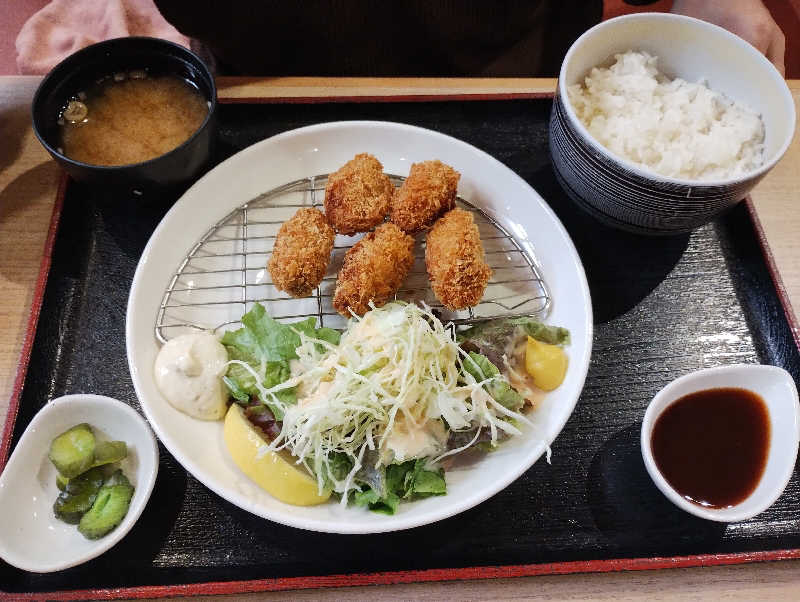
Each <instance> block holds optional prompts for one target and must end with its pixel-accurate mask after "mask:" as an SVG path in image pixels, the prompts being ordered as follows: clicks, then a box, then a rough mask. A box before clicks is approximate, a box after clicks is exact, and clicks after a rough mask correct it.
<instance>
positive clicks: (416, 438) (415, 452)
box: [384, 416, 447, 462]
mask: <svg viewBox="0 0 800 602" xmlns="http://www.w3.org/2000/svg"><path fill="white" fill-rule="evenodd" d="M446 442H447V432H446V431H445V429H444V425H443V424H442V421H441V420H429V421H428V422H427V424H425V425H415V424H413V423H409V422H408V421H407V420H405V419H404V418H403V417H401V416H399V417H398V418H397V419H396V420H395V423H394V426H393V427H392V431H391V432H390V433H389V436H388V437H386V440H385V442H384V445H385V448H386V451H387V452H392V453H393V454H394V460H393V461H394V462H405V461H406V460H412V459H414V458H425V457H429V456H435V455H437V454H439V453H440V452H442V451H443V450H444V446H445V443H446Z"/></svg>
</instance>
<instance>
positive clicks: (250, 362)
mask: <svg viewBox="0 0 800 602" xmlns="http://www.w3.org/2000/svg"><path fill="white" fill-rule="evenodd" d="M241 322H242V328H240V329H239V330H233V331H231V330H229V331H228V332H226V333H225V335H224V336H223V337H222V344H223V345H225V348H226V349H227V351H228V358H229V360H231V361H230V364H229V366H228V372H227V374H226V375H225V376H224V377H223V381H224V382H225V385H226V386H227V387H228V390H229V391H230V394H231V396H232V397H233V398H234V399H235V400H236V401H238V402H241V403H247V402H248V401H249V400H250V397H251V396H252V397H255V396H258V395H259V394H260V393H261V392H262V391H263V390H265V389H271V388H273V387H275V386H278V385H280V384H282V383H284V382H286V381H287V380H289V378H290V376H291V368H290V365H289V362H290V361H291V360H294V359H298V356H297V352H296V349H297V347H299V346H300V334H299V333H302V334H304V335H305V336H308V337H312V338H315V339H317V340H319V341H324V342H327V343H329V344H331V345H338V344H339V338H340V337H341V335H340V333H339V331H337V330H334V329H332V328H317V327H316V324H317V320H316V318H307V319H306V320H303V321H301V322H295V323H293V324H291V325H289V324H283V323H281V322H278V321H277V320H273V319H272V318H271V317H269V315H267V312H266V310H265V309H264V306H263V305H261V304H260V303H256V304H255V305H254V306H253V308H252V309H251V310H250V311H249V312H247V313H246V314H244V315H243V316H242V320H241ZM318 345H320V349H324V346H323V345H321V344H320V343H318ZM262 401H263V402H264V403H265V404H266V405H267V407H269V409H270V410H271V411H272V413H273V414H274V415H275V418H276V419H277V420H282V419H283V406H284V405H286V404H293V403H295V402H296V392H295V388H294V387H289V388H285V389H281V390H278V391H275V392H273V393H272V394H270V395H268V396H266V398H263V399H262Z"/></svg>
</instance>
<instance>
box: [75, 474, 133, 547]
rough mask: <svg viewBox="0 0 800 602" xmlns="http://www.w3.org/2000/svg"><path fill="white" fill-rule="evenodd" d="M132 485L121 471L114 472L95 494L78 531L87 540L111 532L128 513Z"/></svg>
mask: <svg viewBox="0 0 800 602" xmlns="http://www.w3.org/2000/svg"><path fill="white" fill-rule="evenodd" d="M132 497H133V485H131V483H130V481H128V479H127V477H126V476H125V475H124V474H122V471H121V470H117V471H116V472H114V474H113V475H111V477H109V479H108V480H107V481H106V483H105V484H104V485H103V486H102V487H101V488H100V490H99V491H98V492H97V497H96V499H95V500H94V503H93V504H92V507H91V508H90V509H89V510H88V512H86V514H84V515H83V516H82V517H81V519H80V523H78V531H80V532H81V533H82V534H83V536H84V537H86V538H87V539H99V538H100V537H103V536H104V535H106V534H107V533H109V532H111V531H112V530H114V529H115V528H116V526H117V525H119V524H120V523H121V522H122V519H123V518H125V515H126V514H127V513H128V508H129V506H130V503H131V498H132Z"/></svg>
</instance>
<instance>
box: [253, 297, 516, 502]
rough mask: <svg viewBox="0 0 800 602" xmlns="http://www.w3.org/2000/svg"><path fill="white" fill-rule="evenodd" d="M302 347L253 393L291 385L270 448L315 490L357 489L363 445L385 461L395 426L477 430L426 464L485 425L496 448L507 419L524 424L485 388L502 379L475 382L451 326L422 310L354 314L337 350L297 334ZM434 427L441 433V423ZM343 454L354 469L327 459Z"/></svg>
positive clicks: (511, 430) (266, 394)
mask: <svg viewBox="0 0 800 602" xmlns="http://www.w3.org/2000/svg"><path fill="white" fill-rule="evenodd" d="M297 334H298V335H299V336H300V339H301V344H300V346H299V347H297V350H296V353H297V356H298V358H299V360H298V361H299V365H300V368H301V369H300V370H299V372H300V374H299V375H297V376H295V377H293V378H291V379H290V380H288V381H286V382H284V383H282V384H281V385H278V386H277V387H273V388H271V389H266V390H264V391H261V394H262V399H267V398H272V399H273V400H274V401H276V402H279V400H277V398H275V396H274V395H273V393H274V392H275V391H277V390H278V389H279V388H285V387H287V386H298V391H299V393H298V401H297V404H282V409H283V410H284V417H283V427H282V429H281V432H280V435H279V436H278V437H277V438H275V439H274V440H273V441H272V442H271V443H270V445H269V446H268V449H270V450H278V449H286V450H288V451H289V452H290V453H291V454H292V455H293V456H295V457H296V458H297V462H298V463H302V464H304V465H305V466H306V467H308V468H309V469H310V470H311V471H312V472H313V473H314V474H315V475H316V477H317V480H318V484H319V488H320V490H322V489H323V488H324V487H325V486H331V487H332V488H333V490H334V491H336V492H338V493H340V494H341V500H342V504H346V503H347V497H348V493H349V492H351V491H360V486H359V485H358V484H357V483H355V482H354V478H355V476H356V474H357V473H358V471H359V470H360V469H361V468H362V466H363V464H362V463H363V462H364V461H365V460H364V458H365V454H366V452H367V451H370V452H373V451H374V452H377V453H373V454H370V455H369V457H370V458H377V460H372V461H373V462H375V467H376V468H377V467H379V466H381V465H382V464H388V463H391V461H392V459H393V458H392V454H391V453H387V441H388V440H389V438H390V437H391V436H392V433H393V431H394V430H395V427H396V426H397V425H398V424H400V423H402V426H403V429H412V428H416V429H422V428H425V427H426V426H430V425H431V423H432V422H434V421H439V423H440V427H441V424H442V422H441V421H443V420H444V421H446V424H447V425H448V427H449V428H450V429H451V430H454V431H463V430H470V429H474V428H476V427H478V431H477V433H476V435H475V437H474V438H473V441H472V442H471V443H470V444H469V445H467V446H464V447H463V448H459V449H457V450H450V451H445V443H446V442H445V441H441V445H440V447H439V449H437V450H434V451H435V453H430V452H431V451H432V450H431V449H430V445H428V448H426V450H425V457H427V458H428V459H429V463H430V464H433V463H435V462H437V461H439V460H440V459H441V458H443V457H445V456H448V455H450V454H453V453H457V452H458V451H461V450H463V449H466V448H467V447H469V446H470V445H471V444H472V443H474V442H475V441H476V440H477V438H478V434H479V433H480V432H481V430H483V429H488V430H489V432H490V434H491V441H492V443H493V444H496V442H497V440H498V436H499V434H500V432H504V433H507V434H509V435H517V434H519V433H520V431H519V429H518V428H517V427H516V426H515V425H514V423H513V422H516V423H520V422H524V423H527V424H530V422H529V421H528V420H527V419H526V418H525V417H524V416H523V415H522V414H520V413H518V412H514V411H512V410H509V409H507V408H505V407H504V406H503V405H501V404H500V403H498V402H497V401H495V400H494V399H493V398H492V397H491V396H490V395H489V394H488V393H487V392H486V390H485V389H484V385H486V384H487V383H488V382H491V381H493V380H496V379H501V378H503V377H502V376H499V375H498V376H494V377H492V378H488V379H485V380H482V381H478V380H476V379H475V378H474V377H473V376H472V375H471V374H470V373H469V372H468V371H466V370H464V369H463V367H462V364H463V363H464V362H472V361H473V360H472V359H471V358H469V356H468V355H467V354H465V353H464V352H463V351H462V350H461V348H460V347H459V345H458V343H457V342H456V336H455V328H454V327H453V326H452V325H447V326H446V325H444V324H442V322H441V321H440V320H439V319H437V318H436V317H435V316H434V315H433V314H432V313H431V312H430V310H429V309H428V308H427V307H419V306H417V305H414V304H406V303H402V302H394V303H390V304H387V305H386V306H384V307H382V308H376V309H372V311H369V312H367V313H366V314H365V315H364V316H363V317H362V318H354V320H353V321H352V322H351V324H350V327H349V329H348V330H347V331H346V332H345V333H344V335H343V336H342V339H341V342H340V344H339V345H338V346H333V345H329V344H323V345H320V343H324V341H320V340H318V339H315V338H313V337H311V336H308V335H307V334H305V333H304V332H299V331H298V332H297ZM438 430H439V431H440V432H444V429H442V428H439V429H438ZM338 454H345V455H346V456H347V457H348V458H349V459H350V460H351V461H352V469H351V470H350V471H349V472H348V474H347V475H346V476H344V478H342V476H341V475H340V474H339V475H337V472H336V471H335V470H334V469H333V466H332V461H333V459H334V458H335V457H336V456H337V455H338Z"/></svg>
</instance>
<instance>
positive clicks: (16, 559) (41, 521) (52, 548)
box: [0, 394, 158, 573]
mask: <svg viewBox="0 0 800 602" xmlns="http://www.w3.org/2000/svg"><path fill="white" fill-rule="evenodd" d="M82 422H86V423H88V424H90V425H91V426H92V428H93V429H94V431H95V433H96V434H97V435H98V436H99V437H100V438H101V439H109V440H119V441H125V443H127V445H128V457H127V458H125V459H124V460H123V461H122V462H121V463H120V465H121V468H122V470H123V472H124V473H125V476H127V477H128V479H129V480H130V482H131V483H132V484H133V486H134V487H135V488H136V489H135V491H134V494H133V499H132V500H131V504H130V508H129V509H128V513H127V514H126V515H125V518H124V519H123V520H122V523H120V525H119V526H118V527H117V528H116V529H114V530H113V531H111V533H109V534H108V535H106V536H105V537H101V538H100V539H96V540H89V539H86V538H85V537H84V536H83V535H81V534H80V533H79V532H78V526H77V525H69V524H67V523H65V522H62V521H60V520H59V519H57V518H56V517H55V515H54V514H53V502H54V501H55V500H56V497H58V493H59V491H58V488H57V487H56V472H57V471H56V468H55V466H53V463H52V462H51V461H50V459H49V458H48V456H47V453H48V451H49V449H50V442H51V441H52V440H53V439H54V438H55V437H57V436H58V435H59V434H61V433H63V432H64V431H66V430H67V429H69V428H71V427H73V426H75V425H76V424H80V423H82ZM157 473H158V446H157V444H156V440H155V437H154V436H153V433H152V431H151V430H150V427H149V426H148V424H147V422H146V421H145V420H144V418H142V417H141V416H140V415H139V414H138V413H137V412H136V411H135V410H134V409H133V408H131V407H130V406H128V405H127V404H124V403H122V402H121V401H117V400H116V399H112V398H110V397H104V396H102V395H90V394H77V395H65V396H64V397H59V398H58V399H54V400H53V401H51V402H50V403H48V404H47V405H45V406H44V407H43V408H42V409H41V410H39V413H38V414H36V416H34V418H33V420H31V423H30V425H28V428H27V429H25V432H24V433H23V434H22V437H21V438H20V441H19V443H18V444H17V446H16V448H15V449H14V452H13V453H12V454H11V457H10V458H9V460H8V463H7V464H6V466H5V469H4V470H3V473H2V474H1V475H0V516H2V517H3V520H2V521H0V557H2V559H3V560H5V561H6V562H7V563H9V564H11V565H13V566H15V567H17V568H19V569H22V570H25V571H31V572H34V573H49V572H52V571H60V570H63V569H66V568H69V567H72V566H75V565H78V564H81V563H83V562H86V561H87V560H91V559H92V558H95V557H97V556H99V555H100V554H102V553H103V552H105V551H106V550H108V549H109V548H111V547H112V546H113V545H114V544H116V543H117V542H118V541H119V540H121V539H122V538H123V537H124V536H125V534H126V533H127V532H128V531H130V529H131V527H133V525H134V523H135V522H136V520H137V519H138V518H139V515H140V514H141V513H142V510H144V507H145V505H146V504H147V500H148V499H149V498H150V493H151V492H152V491H153V485H154V484H155V480H156V474H157Z"/></svg>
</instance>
